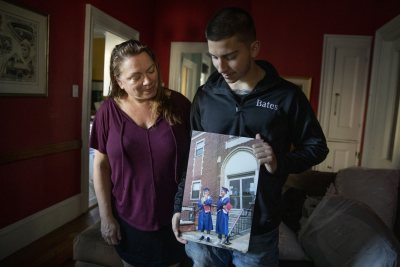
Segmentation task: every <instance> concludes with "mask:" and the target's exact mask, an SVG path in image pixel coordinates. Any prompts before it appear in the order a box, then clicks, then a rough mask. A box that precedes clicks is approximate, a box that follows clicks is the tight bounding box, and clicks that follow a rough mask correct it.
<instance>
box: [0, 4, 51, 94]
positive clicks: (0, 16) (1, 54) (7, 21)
mask: <svg viewBox="0 0 400 267" xmlns="http://www.w3.org/2000/svg"><path fill="white" fill-rule="evenodd" d="M47 68H48V16H44V15H41V14H38V13H35V12H32V11H30V10H27V9H24V8H21V7H19V6H15V5H12V4H10V3H7V2H4V1H1V0H0V94H1V95H29V96H47Z"/></svg>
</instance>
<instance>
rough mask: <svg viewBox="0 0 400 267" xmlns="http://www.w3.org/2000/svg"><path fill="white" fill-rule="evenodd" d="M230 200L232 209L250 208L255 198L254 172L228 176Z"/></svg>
mask: <svg viewBox="0 0 400 267" xmlns="http://www.w3.org/2000/svg"><path fill="white" fill-rule="evenodd" d="M229 189H230V196H229V197H230V200H231V204H232V207H233V208H234V209H250V208H251V207H252V205H253V204H254V200H255V198H256V188H255V185H254V174H253V173H252V174H248V175H238V176H234V177H232V178H229Z"/></svg>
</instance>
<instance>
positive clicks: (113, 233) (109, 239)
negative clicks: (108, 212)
mask: <svg viewBox="0 0 400 267" xmlns="http://www.w3.org/2000/svg"><path fill="white" fill-rule="evenodd" d="M101 236H102V237H103V239H104V241H106V243H107V244H109V245H117V244H118V243H119V241H120V240H121V231H120V229H119V224H118V222H117V221H116V220H115V218H114V217H108V218H104V219H101Z"/></svg>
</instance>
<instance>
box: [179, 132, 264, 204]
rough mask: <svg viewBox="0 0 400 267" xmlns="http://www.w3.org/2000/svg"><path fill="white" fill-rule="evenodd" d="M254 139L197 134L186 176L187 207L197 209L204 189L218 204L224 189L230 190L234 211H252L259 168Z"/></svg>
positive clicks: (192, 143) (185, 197) (184, 201)
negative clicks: (253, 145)
mask: <svg viewBox="0 0 400 267" xmlns="http://www.w3.org/2000/svg"><path fill="white" fill-rule="evenodd" d="M254 142H257V140H254V139H252V138H244V137H237V136H231V135H222V134H214V133H206V132H198V131H194V132H193V135H192V141H191V147H190V155H189V161H188V168H187V174H186V184H185V192H184V198H183V207H184V210H185V208H192V207H196V206H197V202H198V201H199V199H200V198H201V194H202V189H204V188H206V187H207V188H209V190H210V195H211V196H212V198H213V203H215V204H216V203H217V201H218V196H219V194H220V190H221V187H222V186H223V187H226V188H228V189H229V192H228V193H229V197H230V200H231V204H232V211H235V210H236V211H238V210H242V209H251V208H252V206H253V203H254V199H255V195H256V189H257V183H258V172H259V166H258V163H257V160H256V158H255V156H254V154H253V149H252V147H251V145H252V144H253V143H254Z"/></svg>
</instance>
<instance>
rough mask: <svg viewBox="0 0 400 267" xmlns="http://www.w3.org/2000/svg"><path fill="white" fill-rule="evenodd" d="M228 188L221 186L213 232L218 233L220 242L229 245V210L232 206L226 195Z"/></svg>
mask: <svg viewBox="0 0 400 267" xmlns="http://www.w3.org/2000/svg"><path fill="white" fill-rule="evenodd" d="M228 191H229V190H228V188H226V187H221V193H220V196H219V199H218V202H217V221H216V223H215V232H216V233H217V235H218V239H219V242H220V243H222V242H223V243H224V244H225V245H230V244H231V242H229V236H228V233H229V228H228V226H229V211H230V209H231V207H232V205H231V201H230V198H229V197H228V195H227V194H228ZM222 235H223V236H224V237H225V241H222Z"/></svg>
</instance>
